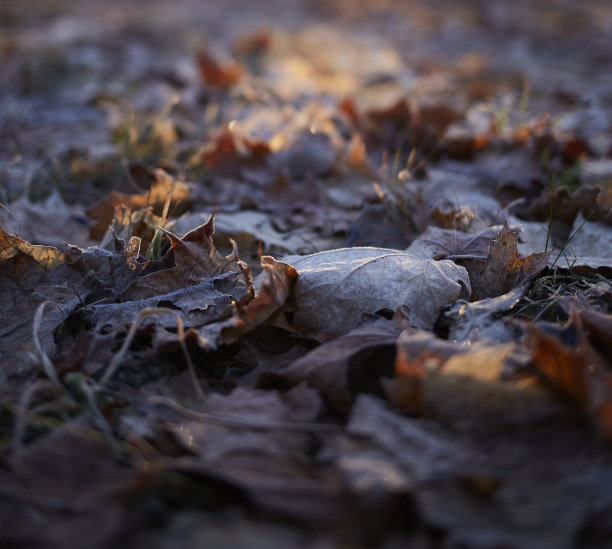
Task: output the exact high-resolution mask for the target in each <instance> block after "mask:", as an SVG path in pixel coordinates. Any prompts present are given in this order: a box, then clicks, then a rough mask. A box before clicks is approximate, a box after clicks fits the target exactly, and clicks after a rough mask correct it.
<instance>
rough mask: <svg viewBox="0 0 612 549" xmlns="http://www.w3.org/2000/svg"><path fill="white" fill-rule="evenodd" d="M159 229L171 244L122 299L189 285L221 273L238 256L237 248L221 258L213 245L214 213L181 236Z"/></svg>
mask: <svg viewBox="0 0 612 549" xmlns="http://www.w3.org/2000/svg"><path fill="white" fill-rule="evenodd" d="M158 229H159V230H160V231H161V232H162V233H164V234H165V235H166V236H167V237H168V238H169V239H170V242H171V244H172V246H171V248H170V249H169V250H168V251H167V252H166V254H165V255H164V256H163V257H162V258H161V259H159V260H158V261H153V262H151V263H149V264H148V265H147V266H146V268H145V269H144V270H143V271H142V275H141V276H140V277H139V278H137V279H136V280H135V282H134V284H132V286H131V287H130V288H129V289H128V291H127V292H126V293H125V294H123V295H122V298H123V299H127V300H136V299H145V298H148V297H153V296H156V295H159V294H161V293H168V292H173V291H176V290H179V289H180V288H183V287H185V286H192V285H194V284H197V283H198V282H201V281H204V280H207V279H209V278H212V277H214V276H216V275H218V274H220V273H222V272H224V271H225V270H226V269H227V268H228V267H229V265H230V264H231V263H232V262H233V261H235V258H236V257H237V256H236V253H237V250H234V251H233V252H232V253H230V254H229V255H228V256H226V257H221V255H220V254H219V252H218V251H217V249H216V248H215V246H214V244H213V241H212V235H213V233H214V231H215V229H214V214H212V215H211V216H210V217H209V219H208V221H207V222H206V223H204V224H202V225H200V226H199V227H196V228H195V229H192V230H191V231H189V232H188V233H186V234H185V235H184V236H183V237H182V238H179V237H178V236H177V235H175V234H174V233H172V232H170V231H168V230H166V229H163V228H161V227H159V228H158ZM237 270H238V269H237Z"/></svg>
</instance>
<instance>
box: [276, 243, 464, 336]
mask: <svg viewBox="0 0 612 549" xmlns="http://www.w3.org/2000/svg"><path fill="white" fill-rule="evenodd" d="M284 261H286V262H288V263H289V264H291V265H293V266H294V267H295V268H296V269H297V271H298V280H297V283H296V286H295V291H294V294H293V301H292V306H293V309H294V316H293V320H292V322H293V325H294V326H295V328H296V329H297V330H300V331H303V332H308V331H320V332H332V331H341V330H348V329H350V328H354V327H355V326H357V325H358V324H359V323H360V322H361V317H362V314H363V313H376V312H377V311H380V310H382V309H389V310H391V311H398V310H400V309H402V310H404V311H407V316H408V317H409V320H410V323H411V324H412V325H413V326H416V327H419V328H423V329H430V328H432V327H433V325H434V324H435V322H436V319H437V318H438V316H439V314H440V312H441V311H442V310H443V309H444V308H445V307H447V306H449V305H452V304H453V303H454V302H455V301H456V300H457V299H458V298H459V297H460V295H462V294H464V295H465V294H466V293H467V294H469V292H470V283H469V280H468V277H467V272H466V271H465V269H463V267H459V266H457V265H455V264H454V263H452V262H451V261H431V260H426V259H422V258H420V257H417V256H415V255H411V254H407V253H404V252H401V251H399V250H391V249H385V248H343V249H339V250H331V251H327V252H321V253H318V254H312V255H308V256H304V257H296V256H292V257H287V258H284Z"/></svg>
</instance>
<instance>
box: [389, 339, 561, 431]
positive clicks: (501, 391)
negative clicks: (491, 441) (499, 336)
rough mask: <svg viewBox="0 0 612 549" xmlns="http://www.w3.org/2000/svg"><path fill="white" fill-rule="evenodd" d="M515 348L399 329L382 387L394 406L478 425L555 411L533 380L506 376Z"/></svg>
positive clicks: (535, 418) (532, 417)
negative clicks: (391, 374)
mask: <svg viewBox="0 0 612 549" xmlns="http://www.w3.org/2000/svg"><path fill="white" fill-rule="evenodd" d="M518 352H519V348H518V346H517V345H516V344H515V343H505V344H490V343H479V344H476V345H470V344H459V343H451V342H447V341H443V340H439V339H438V338H436V336H434V335H433V334H428V333H416V334H415V333H411V332H405V333H403V334H402V335H401V336H400V338H399V339H398V342H397V358H396V361H395V371H396V374H397V377H396V378H394V379H392V380H386V381H385V388H386V390H387V393H388V395H389V397H390V398H391V400H392V401H393V402H394V403H395V404H397V405H398V406H401V407H403V408H407V409H411V410H413V411H414V412H417V413H419V414H424V415H426V416H433V417H436V418H438V419H441V420H442V421H444V422H448V423H452V424H456V425H463V426H468V425H470V426H473V425H476V424H477V425H478V426H479V428H480V429H483V428H494V427H495V426H499V425H503V424H513V423H514V424H516V423H518V424H521V423H523V424H527V423H530V422H533V421H540V420H542V419H545V418H548V417H551V416H555V415H557V414H559V412H560V407H559V406H558V405H557V404H556V403H555V401H554V400H553V399H551V398H550V396H549V395H548V394H547V393H546V392H545V391H543V390H541V389H539V388H538V387H537V386H536V384H535V383H534V380H533V379H531V380H529V379H516V378H513V377H512V376H509V375H508V373H509V372H511V371H512V369H511V368H509V367H508V366H509V365H510V364H511V359H513V358H515V357H517V355H518Z"/></svg>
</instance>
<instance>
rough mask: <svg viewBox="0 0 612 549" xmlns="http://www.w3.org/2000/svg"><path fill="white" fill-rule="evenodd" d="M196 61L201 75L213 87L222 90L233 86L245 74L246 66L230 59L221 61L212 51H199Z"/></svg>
mask: <svg viewBox="0 0 612 549" xmlns="http://www.w3.org/2000/svg"><path fill="white" fill-rule="evenodd" d="M196 61H197V64H198V69H199V71H200V75H201V76H202V78H203V79H204V81H205V82H206V84H207V85H208V86H211V87H212V88H219V89H222V90H223V89H227V88H231V87H232V86H233V85H235V84H237V83H238V82H239V81H240V79H241V78H242V75H243V74H244V68H243V67H242V66H241V65H238V64H237V63H235V62H233V61H230V60H227V61H221V60H219V59H218V58H217V57H215V56H214V55H213V54H212V52H210V51H204V50H200V51H198V52H197V53H196Z"/></svg>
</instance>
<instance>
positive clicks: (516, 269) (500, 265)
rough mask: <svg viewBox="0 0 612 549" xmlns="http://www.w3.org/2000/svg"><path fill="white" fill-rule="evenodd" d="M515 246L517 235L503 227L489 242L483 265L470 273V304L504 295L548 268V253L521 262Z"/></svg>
mask: <svg viewBox="0 0 612 549" xmlns="http://www.w3.org/2000/svg"><path fill="white" fill-rule="evenodd" d="M517 244H518V234H517V233H516V232H514V231H511V230H510V228H509V227H508V224H507V223H505V224H504V226H503V227H502V229H501V230H500V231H499V234H498V235H497V238H495V239H494V240H493V241H492V242H491V245H490V247H489V253H488V256H487V259H486V261H485V262H484V265H482V264H481V265H482V266H478V264H476V265H475V266H474V267H473V268H472V269H470V279H471V281H472V286H473V294H472V300H473V301H477V300H479V299H484V298H487V297H497V296H500V295H502V294H505V293H506V292H508V291H510V290H512V289H513V288H515V287H516V286H518V285H519V284H522V283H523V282H525V281H527V280H529V279H530V278H532V277H534V276H536V275H537V274H538V273H539V272H540V271H542V270H543V269H544V268H546V267H547V266H548V259H549V258H550V255H551V253H552V251H551V250H549V251H548V252H541V253H537V254H531V255H530V256H528V257H526V258H521V257H519V253H518V249H517Z"/></svg>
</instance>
